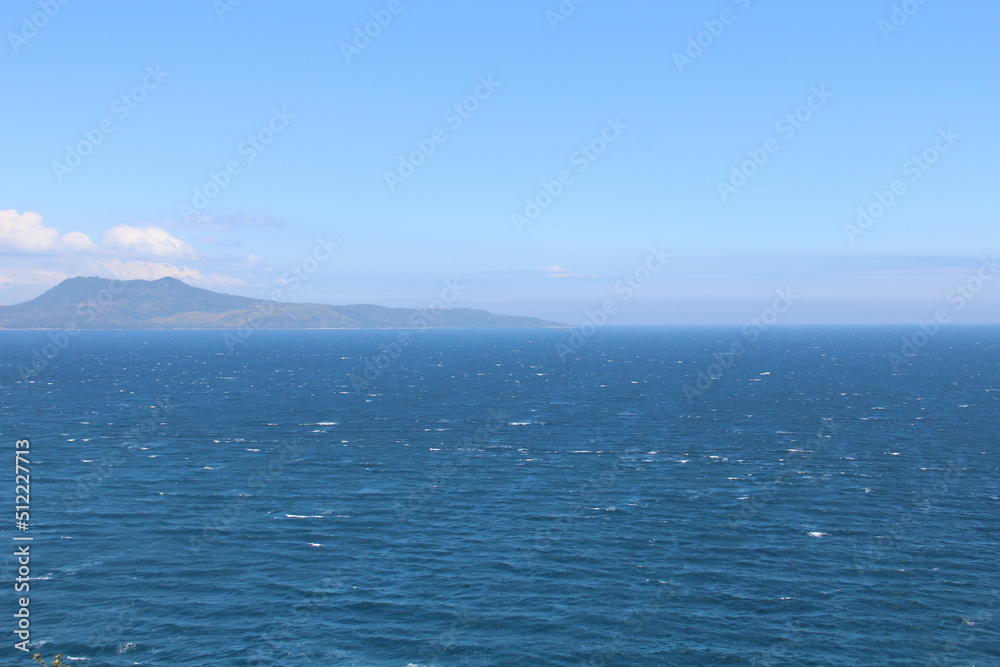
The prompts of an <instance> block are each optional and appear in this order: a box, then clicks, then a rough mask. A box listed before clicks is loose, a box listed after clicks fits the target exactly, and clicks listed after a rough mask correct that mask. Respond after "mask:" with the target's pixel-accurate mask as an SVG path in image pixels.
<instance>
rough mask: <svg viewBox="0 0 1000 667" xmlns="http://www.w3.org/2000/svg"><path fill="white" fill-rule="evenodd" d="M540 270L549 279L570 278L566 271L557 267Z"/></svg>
mask: <svg viewBox="0 0 1000 667" xmlns="http://www.w3.org/2000/svg"><path fill="white" fill-rule="evenodd" d="M542 270H543V271H545V273H546V275H547V276H548V277H549V278H568V277H569V276H570V274H569V273H567V272H566V269H564V268H563V267H561V266H558V265H553V266H546V267H545V268H544V269H542Z"/></svg>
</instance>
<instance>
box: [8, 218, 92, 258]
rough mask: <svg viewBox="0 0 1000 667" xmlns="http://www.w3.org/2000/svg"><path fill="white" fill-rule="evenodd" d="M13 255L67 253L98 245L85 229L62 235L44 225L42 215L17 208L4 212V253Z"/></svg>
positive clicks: (90, 249) (89, 250) (86, 250)
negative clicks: (19, 211) (83, 231)
mask: <svg viewBox="0 0 1000 667" xmlns="http://www.w3.org/2000/svg"><path fill="white" fill-rule="evenodd" d="M3 251H7V252H8V253H13V254H32V255H39V254H50V255H51V254H59V253H65V252H96V251H97V246H96V245H95V244H94V242H93V241H91V240H90V238H89V237H88V236H87V235H86V234H84V233H82V232H70V233H68V234H63V236H62V238H60V237H59V232H58V231H56V229H55V228H53V227H46V226H45V225H43V224H42V216H40V215H39V214H38V213H33V212H31V211H25V212H24V213H23V214H21V213H18V212H17V211H15V210H14V209H10V210H7V211H0V252H3Z"/></svg>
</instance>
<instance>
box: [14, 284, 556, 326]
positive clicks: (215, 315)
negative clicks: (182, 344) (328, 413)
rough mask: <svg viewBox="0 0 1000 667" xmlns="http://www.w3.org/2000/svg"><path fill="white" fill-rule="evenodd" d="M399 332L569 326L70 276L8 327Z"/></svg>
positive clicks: (23, 308)
mask: <svg viewBox="0 0 1000 667" xmlns="http://www.w3.org/2000/svg"><path fill="white" fill-rule="evenodd" d="M247 326H249V327H252V328H258V329H393V328H405V327H415V328H425V327H427V328H473V327H475V328H499V327H561V326H564V325H562V324H559V323H558V322H548V321H546V320H540V319H537V318H534V317H513V316H507V315H494V314H493V313H489V312H486V311H485V310H475V309H472V308H446V309H443V310H435V311H430V312H428V311H421V310H416V309H411V308H386V307H384V306H374V305H351V306H329V305H324V304H319V303H284V302H280V301H268V300H265V299H251V298H248V297H243V296H233V295H231V294H220V293H218V292H212V291H210V290H206V289H201V288H198V287H192V286H191V285H188V284H186V283H184V282H182V281H180V280H177V279H176V278H160V279H159V280H109V279H105V278H82V277H79V278H70V279H68V280H64V281H62V282H61V283H59V284H58V285H56V286H55V287H53V288H52V289H50V290H48V291H47V292H45V293H44V294H41V295H40V296H38V297H36V298H34V299H32V300H31V301H26V302H25V303H21V304H17V305H14V306H0V329H66V328H76V329H239V328H241V327H247Z"/></svg>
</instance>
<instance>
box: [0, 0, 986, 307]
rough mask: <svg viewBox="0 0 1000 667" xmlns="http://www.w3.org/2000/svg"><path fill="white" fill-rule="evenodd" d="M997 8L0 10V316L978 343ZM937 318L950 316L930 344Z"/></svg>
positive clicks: (386, 5) (774, 3)
mask: <svg viewBox="0 0 1000 667" xmlns="http://www.w3.org/2000/svg"><path fill="white" fill-rule="evenodd" d="M998 26H1000V4H998V3H996V2H994V1H993V0H952V1H950V2H947V3H946V2H942V1H940V0H925V1H924V2H921V1H920V0H905V1H896V2H892V1H889V0H885V1H882V0H864V1H861V0H836V1H835V0H816V1H813V2H801V1H798V0H794V1H793V0H768V1H767V2H764V1H763V0H704V1H699V2H664V1H662V0H655V1H654V0H650V1H641V0H621V1H616V2H611V1H610V0H561V1H560V0H481V1H477V2H468V0H374V1H370V0H357V1H352V2H336V3H320V2H305V1H295V0H286V1H283V2H277V1H276V0H271V1H265V0H243V1H242V2H240V1H239V0H214V1H213V0H170V1H169V2H167V1H158V2H154V1H148V2H124V1H119V2H111V1H107V0H87V2H82V1H74V0H62V1H60V0H35V1H22V0H6V1H5V2H3V3H2V4H0V31H2V33H3V35H4V40H3V42H4V43H3V44H2V45H0V84H2V86H3V89H4V90H6V91H7V94H8V102H7V103H6V104H4V105H0V155H2V156H3V159H2V160H0V304H13V303H19V302H22V301H25V300H27V299H30V298H33V297H35V296H37V295H38V294H40V293H42V292H43V291H45V290H46V289H48V288H50V287H52V286H54V285H55V284H57V283H58V282H59V281H60V280H63V279H65V278H68V277H72V276H77V275H97V276H103V277H109V278H110V277H118V278H122V279H135V278H141V279H156V278H160V277H164V276H174V277H178V278H180V279H182V280H185V281H186V282H188V283H190V284H192V285H196V286H198V287H204V288H207V289H213V290H217V291H222V292H227V293H232V294H241V295H245V296H252V297H258V298H279V299H281V300H285V301H291V302H319V303H332V304H347V303H377V304H382V305H386V306H406V307H413V308H421V307H426V306H427V304H429V303H432V302H433V301H434V300H435V299H438V298H440V297H441V295H442V293H447V294H449V295H452V296H454V297H455V298H453V299H452V300H451V301H452V305H454V306H463V307H472V308H484V309H487V310H491V311H493V312H498V313H503V314H511V315H532V316H537V317H543V318H547V319H552V320H557V321H560V322H566V323H570V324H577V323H580V322H583V321H586V320H588V319H590V320H594V319H600V318H601V317H602V315H601V313H600V312H599V311H602V312H603V313H604V316H606V319H607V321H608V323H610V324H621V325H629V324H658V325H669V324H742V323H745V322H747V321H750V320H751V319H752V318H754V317H759V316H760V315H761V314H762V313H766V312H768V309H770V308H773V306H774V304H775V302H776V300H778V301H780V300H782V299H784V301H782V303H787V304H788V305H787V307H785V306H782V308H781V310H782V311H783V312H781V313H780V316H779V317H778V318H777V319H778V323H780V324H820V323H847V324H850V323H901V324H905V323H911V324H915V323H918V322H922V321H926V320H929V319H931V318H934V317H939V318H944V319H946V320H947V321H949V322H993V323H995V322H1000V308H998V306H1000V280H993V278H994V277H996V275H997V274H998V273H1000V266H998V265H997V264H995V263H994V262H993V258H995V256H996V253H997V252H998V250H1000V243H998V240H1000V239H998V225H997V223H998V219H997V211H998V210H1000V208H998V204H1000V169H998V168H997V164H996V156H997V155H1000V126H998V124H997V122H996V118H997V117H998V106H1000V104H998V102H1000V86H998V85H997V80H998V73H1000V41H998V40H997V39H996V33H997V29H998ZM942 313H943V314H942Z"/></svg>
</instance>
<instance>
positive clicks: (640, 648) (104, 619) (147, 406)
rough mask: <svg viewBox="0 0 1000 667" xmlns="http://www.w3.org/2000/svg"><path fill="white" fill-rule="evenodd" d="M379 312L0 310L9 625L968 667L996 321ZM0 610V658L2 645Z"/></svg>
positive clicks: (414, 650)
mask: <svg viewBox="0 0 1000 667" xmlns="http://www.w3.org/2000/svg"><path fill="white" fill-rule="evenodd" d="M586 333H593V332H591V331H587V332H586ZM750 333H756V332H750ZM400 335H401V334H400V332H396V331H255V332H251V335H250V336H249V337H247V338H245V339H243V338H236V339H234V337H233V336H231V335H228V334H225V333H223V332H218V331H216V332H209V331H189V332H155V331H154V332H148V331H147V332H108V331H96V332H82V333H79V334H78V335H76V336H73V337H72V338H71V339H70V340H69V342H68V345H67V344H66V341H60V342H61V343H63V344H64V345H65V347H64V349H58V346H57V345H56V344H55V343H53V344H52V346H50V347H48V348H45V346H46V344H48V343H50V334H49V333H47V332H13V331H8V332H0V369H2V376H0V380H2V382H0V384H2V387H0V389H2V395H3V405H2V409H3V411H2V421H0V432H2V435H3V439H2V442H3V443H4V447H7V449H8V460H9V463H10V464H12V463H13V459H14V442H15V440H16V439H20V438H30V439H31V443H32V445H31V452H32V455H31V459H32V461H31V482H32V486H31V492H32V512H31V528H30V534H31V535H32V536H33V537H34V541H33V543H32V560H31V572H32V581H31V591H30V596H31V605H30V610H31V628H32V637H31V638H32V642H33V647H35V648H37V650H41V651H43V653H45V654H46V657H47V658H49V659H51V657H52V655H54V654H55V653H56V652H61V653H63V654H64V655H69V656H71V657H72V658H74V659H78V660H79V661H80V662H74V663H72V664H79V665H93V666H98V665H101V666H103V665H111V666H120V665H157V666H161V667H188V666H191V667H207V666H211V665H220V666H221V665H248V666H249V665H257V666H280V667H285V666H290V667H298V666H305V665H309V666H310V667H318V666H320V665H322V666H327V665H330V666H340V665H357V666H369V665H379V666H382V665H385V666H391V667H406V666H411V667H413V666H417V665H419V666H432V665H440V666H444V665H469V666H472V665H476V666H487V665H511V666H516V665H627V666H634V665H758V666H763V665H789V666H792V665H794V666H803V665H824V666H825V665H834V666H841V665H842V666H845V667H846V666H850V667H854V666H857V665H880V666H883V665H898V666H900V667H902V666H906V667H913V666H922V665H927V666H929V665H954V666H959V667H972V666H977V667H989V666H996V665H1000V641H998V637H1000V567H998V555H1000V548H998V547H1000V518H998V517H1000V447H998V436H997V421H998V420H997V417H998V415H1000V332H998V330H997V328H996V327H966V328H952V329H946V330H944V331H942V332H940V333H938V334H937V335H935V336H932V337H930V338H929V339H927V338H921V337H920V336H916V338H917V339H918V341H917V342H918V343H926V344H922V345H920V346H919V347H916V346H915V347H914V348H913V349H911V350H910V351H909V352H908V353H907V354H902V353H901V348H902V345H903V337H906V338H907V339H913V338H914V329H913V328H912V327H910V328H907V327H903V328H875V327H869V328H823V327H812V328H778V329H772V330H770V331H766V332H763V333H762V334H761V335H760V339H759V340H758V341H753V340H750V336H748V335H747V334H746V333H741V331H740V330H739V328H725V327H720V328H610V327H609V328H606V329H602V330H599V331H597V332H596V333H593V335H591V336H589V337H584V336H579V337H576V338H574V339H573V340H570V333H569V332H567V331H559V330H494V331H471V330H469V331H425V332H419V331H412V332H409V334H408V335H409V338H407V336H406V335H403V336H402V338H400ZM227 336H228V337H227ZM734 343H742V344H743V345H744V346H745V348H746V351H745V352H744V353H743V354H740V355H728V356H727V355H726V354H722V355H721V356H717V354H718V353H725V352H727V351H729V350H730V349H731V346H732V345H733V344H734ZM383 348H384V349H385V350H386V351H385V352H383V351H382V349H383ZM56 350H57V351H56ZM36 351H38V354H39V355H41V356H37V355H36V354H35V352H36ZM893 354H895V355H899V356H897V357H890V359H892V360H893V361H894V362H895V366H894V365H893V363H890V359H887V355H893ZM33 357H34V359H35V363H34V365H33V364H32V360H33ZM39 359H41V361H39ZM19 369H20V370H19ZM10 464H9V465H8V471H9V480H8V481H7V482H6V483H7V484H8V485H9V486H8V488H9V492H8V495H7V497H8V498H9V499H10V498H12V496H13V487H14V472H13V465H10ZM11 509H13V508H11ZM2 529H3V534H2V536H0V537H2V539H4V540H6V541H7V544H8V547H7V548H6V552H7V554H8V555H7V556H5V558H4V561H3V575H4V579H3V581H4V583H3V585H4V586H5V587H8V586H9V588H7V590H8V591H12V588H13V582H14V579H15V577H16V576H17V575H16V567H17V566H16V563H15V560H14V558H13V555H12V554H13V552H14V548H13V546H11V545H13V544H14V542H13V541H12V537H13V536H14V535H15V534H16V533H18V531H17V530H15V528H14V522H13V517H11V519H10V520H9V522H4V524H3V525H2ZM14 598H15V596H14V594H13V593H12V592H11V593H8V594H7V596H5V600H6V602H5V603H4V606H5V608H6V609H7V610H8V611H11V610H12V609H14V604H15V602H14ZM3 616H4V617H5V618H7V620H6V621H4V625H5V627H3V628H2V630H3V634H4V635H5V636H6V637H7V645H6V646H4V647H2V649H0V650H2V652H3V654H4V655H5V656H9V658H4V659H3V661H2V662H3V664H12V665H22V664H23V665H28V664H31V663H30V660H29V659H28V657H27V656H25V655H24V654H23V653H20V652H18V651H15V650H14V649H13V643H14V641H15V638H14V634H13V632H12V630H13V629H14V618H13V616H12V614H10V613H6V612H5V613H4V614H3Z"/></svg>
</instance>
